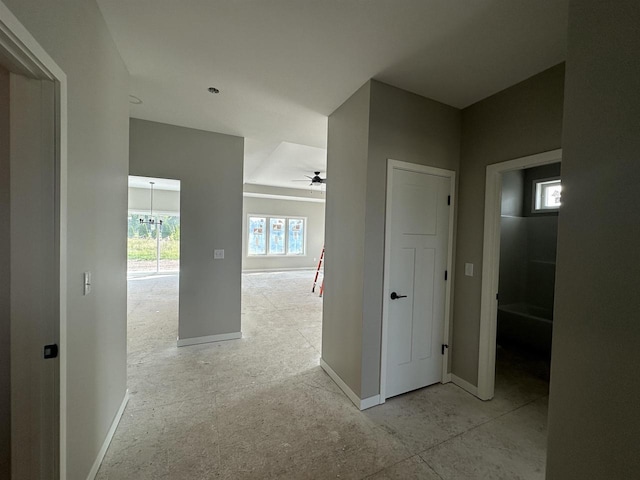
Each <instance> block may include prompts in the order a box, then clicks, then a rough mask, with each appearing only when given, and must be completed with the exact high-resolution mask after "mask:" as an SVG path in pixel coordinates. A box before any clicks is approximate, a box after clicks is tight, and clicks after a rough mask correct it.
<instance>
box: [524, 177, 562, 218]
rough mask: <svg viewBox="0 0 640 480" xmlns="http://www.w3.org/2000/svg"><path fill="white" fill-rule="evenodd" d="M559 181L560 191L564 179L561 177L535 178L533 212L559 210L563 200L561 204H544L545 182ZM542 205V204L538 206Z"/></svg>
mask: <svg viewBox="0 0 640 480" xmlns="http://www.w3.org/2000/svg"><path fill="white" fill-rule="evenodd" d="M549 183H559V184H560V191H562V179H561V177H559V176H557V177H549V178H537V179H535V180H533V188H532V192H533V201H532V202H531V213H550V212H558V211H559V210H560V207H561V206H562V201H561V202H560V204H559V205H557V206H556V205H554V206H550V207H546V206H544V205H543V197H544V187H542V185H543V184H549ZM538 205H540V206H538Z"/></svg>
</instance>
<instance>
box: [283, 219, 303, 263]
mask: <svg viewBox="0 0 640 480" xmlns="http://www.w3.org/2000/svg"><path fill="white" fill-rule="evenodd" d="M287 253H289V254H290V255H304V220H302V219H299V218H290V219H289V251H288V252H287Z"/></svg>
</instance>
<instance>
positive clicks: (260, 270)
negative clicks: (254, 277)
mask: <svg viewBox="0 0 640 480" xmlns="http://www.w3.org/2000/svg"><path fill="white" fill-rule="evenodd" d="M305 257H306V255H305ZM315 270H316V267H295V268H294V267H291V268H284V267H283V268H249V269H244V270H242V273H270V272H297V271H307V272H315Z"/></svg>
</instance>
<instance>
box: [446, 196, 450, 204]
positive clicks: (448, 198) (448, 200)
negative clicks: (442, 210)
mask: <svg viewBox="0 0 640 480" xmlns="http://www.w3.org/2000/svg"><path fill="white" fill-rule="evenodd" d="M447 205H451V195H447Z"/></svg>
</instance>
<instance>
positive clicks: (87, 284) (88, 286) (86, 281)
mask: <svg viewBox="0 0 640 480" xmlns="http://www.w3.org/2000/svg"><path fill="white" fill-rule="evenodd" d="M83 285H84V291H83V293H82V294H83V295H89V294H90V293H91V272H84V282H83Z"/></svg>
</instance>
